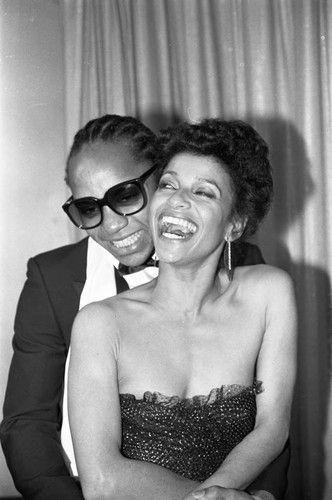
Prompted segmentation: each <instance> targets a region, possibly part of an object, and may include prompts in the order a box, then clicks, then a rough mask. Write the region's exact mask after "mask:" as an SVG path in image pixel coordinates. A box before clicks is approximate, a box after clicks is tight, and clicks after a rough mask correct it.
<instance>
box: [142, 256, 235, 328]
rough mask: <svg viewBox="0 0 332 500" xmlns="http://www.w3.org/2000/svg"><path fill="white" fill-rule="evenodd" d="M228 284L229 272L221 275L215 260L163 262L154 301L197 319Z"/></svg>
mask: <svg viewBox="0 0 332 500" xmlns="http://www.w3.org/2000/svg"><path fill="white" fill-rule="evenodd" d="M228 284H229V283H228V279H227V277H226V274H225V276H224V273H222V275H221V276H220V275H219V272H218V269H217V266H216V265H215V263H209V262H206V261H205V262H204V263H202V264H200V265H195V266H188V267H183V266H177V265H176V264H168V263H164V262H160V264H159V277H158V280H157V283H156V287H155V289H154V293H153V297H152V301H153V302H154V303H155V304H156V305H158V307H162V308H163V309H164V308H166V309H168V310H169V311H172V314H174V313H178V314H180V315H183V316H184V317H186V318H188V319H189V317H192V319H194V317H195V316H196V315H197V314H199V312H200V310H201V308H202V307H203V306H204V304H206V303H207V302H209V301H214V300H215V299H216V298H218V297H219V296H220V295H221V294H222V293H223V292H224V291H226V289H227V288H228Z"/></svg>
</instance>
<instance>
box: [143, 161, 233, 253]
mask: <svg viewBox="0 0 332 500" xmlns="http://www.w3.org/2000/svg"><path fill="white" fill-rule="evenodd" d="M232 207H233V192H232V186H231V179H230V176H229V174H228V172H227V168H226V167H223V166H222V164H220V162H219V161H217V160H216V159H215V158H214V157H212V156H198V155H194V154H192V153H179V154H177V155H176V156H174V157H173V158H172V160H171V161H170V162H169V164H168V165H167V167H166V168H165V170H164V171H163V174H162V176H161V178H160V181H159V186H158V188H157V191H156V192H155V194H154V196H153V198H152V200H151V206H150V223H151V228H152V234H153V239H154V242H155V248H156V253H157V255H158V257H159V259H160V260H162V261H166V262H174V263H175V262H180V261H181V262H182V263H185V262H188V263H189V262H193V261H196V260H198V259H199V258H204V257H206V256H208V255H209V254H211V253H213V252H218V255H219V253H220V252H221V251H222V248H223V245H224V239H225V237H227V236H229V235H230V234H231V230H232V227H233V223H232V220H231V214H232ZM219 251H220V252H219Z"/></svg>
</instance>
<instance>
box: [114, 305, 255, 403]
mask: <svg viewBox="0 0 332 500" xmlns="http://www.w3.org/2000/svg"><path fill="white" fill-rule="evenodd" d="M131 325H132V327H131V328H129V329H127V330H126V334H125V335H124V336H122V338H121V342H120V350H119V355H118V375H119V376H118V379H119V390H120V392H130V393H134V394H136V395H138V396H139V395H140V393H141V392H142V393H144V392H145V391H147V390H149V391H158V392H162V393H163V394H166V395H178V396H182V397H191V396H192V395H196V394H206V393H208V392H209V391H210V390H211V389H212V388H214V387H219V386H220V385H222V384H244V385H247V384H251V382H252V378H253V374H254V367H255V363H256V359H257V355H258V352H259V348H260V345H261V341H262V336H263V328H262V325H261V324H260V322H259V321H257V318H255V316H254V315H248V314H246V315H244V314H231V312H228V313H227V314H226V313H223V314H218V315H216V314H214V315H210V316H209V315H204V316H202V317H200V318H197V317H196V318H195V319H194V318H193V317H189V316H188V317H187V318H179V317H175V316H174V315H173V316H172V315H170V316H169V317H168V318H167V317H160V318H158V320H157V319H156V318H148V317H147V318H145V320H142V319H141V321H140V325H139V327H138V328H137V330H135V327H134V325H133V323H131ZM136 326H138V325H137V323H136Z"/></svg>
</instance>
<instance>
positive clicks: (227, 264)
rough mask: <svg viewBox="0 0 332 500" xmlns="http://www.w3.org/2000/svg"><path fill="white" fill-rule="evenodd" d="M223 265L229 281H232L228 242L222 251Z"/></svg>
mask: <svg viewBox="0 0 332 500" xmlns="http://www.w3.org/2000/svg"><path fill="white" fill-rule="evenodd" d="M224 264H225V269H226V273H227V277H228V280H229V281H232V279H233V268H232V242H231V241H230V240H227V241H226V248H225V250H224Z"/></svg>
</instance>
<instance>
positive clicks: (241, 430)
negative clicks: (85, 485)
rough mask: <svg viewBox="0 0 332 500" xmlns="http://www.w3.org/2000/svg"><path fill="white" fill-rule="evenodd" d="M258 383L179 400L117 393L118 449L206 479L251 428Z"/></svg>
mask: <svg viewBox="0 0 332 500" xmlns="http://www.w3.org/2000/svg"><path fill="white" fill-rule="evenodd" d="M260 392H262V383H261V382H258V381H255V382H254V383H253V385H251V386H249V387H244V386H242V385H224V386H222V387H220V388H216V389H212V390H211V391H210V393H209V394H208V395H207V396H194V397H192V398H188V399H181V398H179V397H178V396H171V397H169V396H164V395H163V394H160V393H158V392H154V393H151V392H145V393H144V395H143V398H142V399H136V397H135V396H134V395H132V394H120V405H121V416H122V453H123V454H124V455H125V456H126V457H128V458H132V459H136V460H145V461H148V462H152V463H155V464H157V465H161V466H163V467H166V468H168V469H170V470H171V471H173V472H176V473H177V474H180V475H181V476H184V477H186V478H189V479H194V480H197V481H204V480H205V479H206V478H208V477H209V476H210V475H211V474H213V473H214V472H215V471H216V470H217V469H218V468H219V467H220V465H221V464H222V462H223V460H224V459H225V457H226V456H227V455H228V453H229V452H230V451H231V450H232V449H233V448H234V447H235V446H236V445H237V444H238V443H239V442H240V441H241V440H242V439H243V438H244V437H245V436H246V435H247V434H249V432H251V431H252V429H253V428H254V425H255V417H256V395H257V394H259V393H260Z"/></svg>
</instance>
